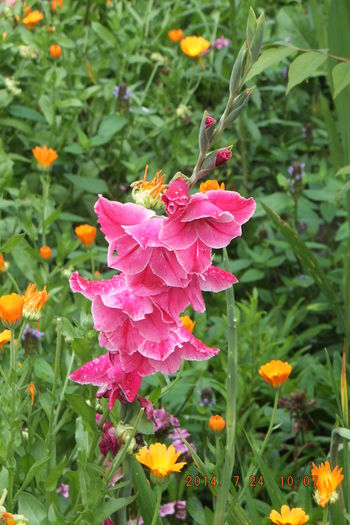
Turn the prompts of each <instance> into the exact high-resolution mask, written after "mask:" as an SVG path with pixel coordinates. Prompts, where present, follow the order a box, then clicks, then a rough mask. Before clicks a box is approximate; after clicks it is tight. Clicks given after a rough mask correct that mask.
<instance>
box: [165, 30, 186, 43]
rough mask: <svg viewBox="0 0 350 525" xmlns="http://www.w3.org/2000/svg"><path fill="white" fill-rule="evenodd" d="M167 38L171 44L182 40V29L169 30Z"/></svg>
mask: <svg viewBox="0 0 350 525" xmlns="http://www.w3.org/2000/svg"><path fill="white" fill-rule="evenodd" d="M168 37H169V38H170V40H171V41H172V42H179V41H180V40H182V39H183V37H184V33H183V31H182V29H170V31H169V32H168Z"/></svg>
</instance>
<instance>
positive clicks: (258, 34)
mask: <svg viewBox="0 0 350 525" xmlns="http://www.w3.org/2000/svg"><path fill="white" fill-rule="evenodd" d="M264 25H265V15H264V13H261V15H260V16H259V18H258V20H257V22H256V31H255V35H254V37H253V40H252V44H251V46H250V50H251V53H252V62H253V63H254V62H256V61H257V60H258V57H259V53H260V50H261V46H262V43H263V39H264Z"/></svg>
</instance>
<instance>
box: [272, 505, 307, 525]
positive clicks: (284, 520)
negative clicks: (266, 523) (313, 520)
mask: <svg viewBox="0 0 350 525" xmlns="http://www.w3.org/2000/svg"><path fill="white" fill-rule="evenodd" d="M309 519H310V518H309V516H308V515H307V514H305V512H304V511H303V509H301V508H300V507H296V508H293V509H290V508H289V507H288V505H282V507H281V513H279V512H277V510H272V511H271V513H270V516H269V520H270V521H272V523H275V524H276V525H304V523H306V522H308V521H309Z"/></svg>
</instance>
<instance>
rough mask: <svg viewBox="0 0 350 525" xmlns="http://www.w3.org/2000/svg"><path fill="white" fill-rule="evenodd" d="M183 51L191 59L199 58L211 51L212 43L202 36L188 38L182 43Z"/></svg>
mask: <svg viewBox="0 0 350 525" xmlns="http://www.w3.org/2000/svg"><path fill="white" fill-rule="evenodd" d="M180 46H181V50H182V52H183V53H185V55H188V56H189V57H191V58H198V57H199V56H200V55H201V54H202V53H203V52H204V51H206V50H207V49H209V47H210V42H209V40H206V39H205V38H203V37H202V36H186V37H185V38H183V39H182V40H181V42H180Z"/></svg>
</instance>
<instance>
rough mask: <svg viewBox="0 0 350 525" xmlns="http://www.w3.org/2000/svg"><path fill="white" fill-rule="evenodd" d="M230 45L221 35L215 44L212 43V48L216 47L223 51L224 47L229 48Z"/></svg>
mask: <svg viewBox="0 0 350 525" xmlns="http://www.w3.org/2000/svg"><path fill="white" fill-rule="evenodd" d="M228 44H229V41H228V40H227V38H225V37H224V35H221V36H220V37H219V38H217V39H216V40H215V42H213V43H212V45H211V47H215V48H216V49H222V48H223V47H227V46H228Z"/></svg>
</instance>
